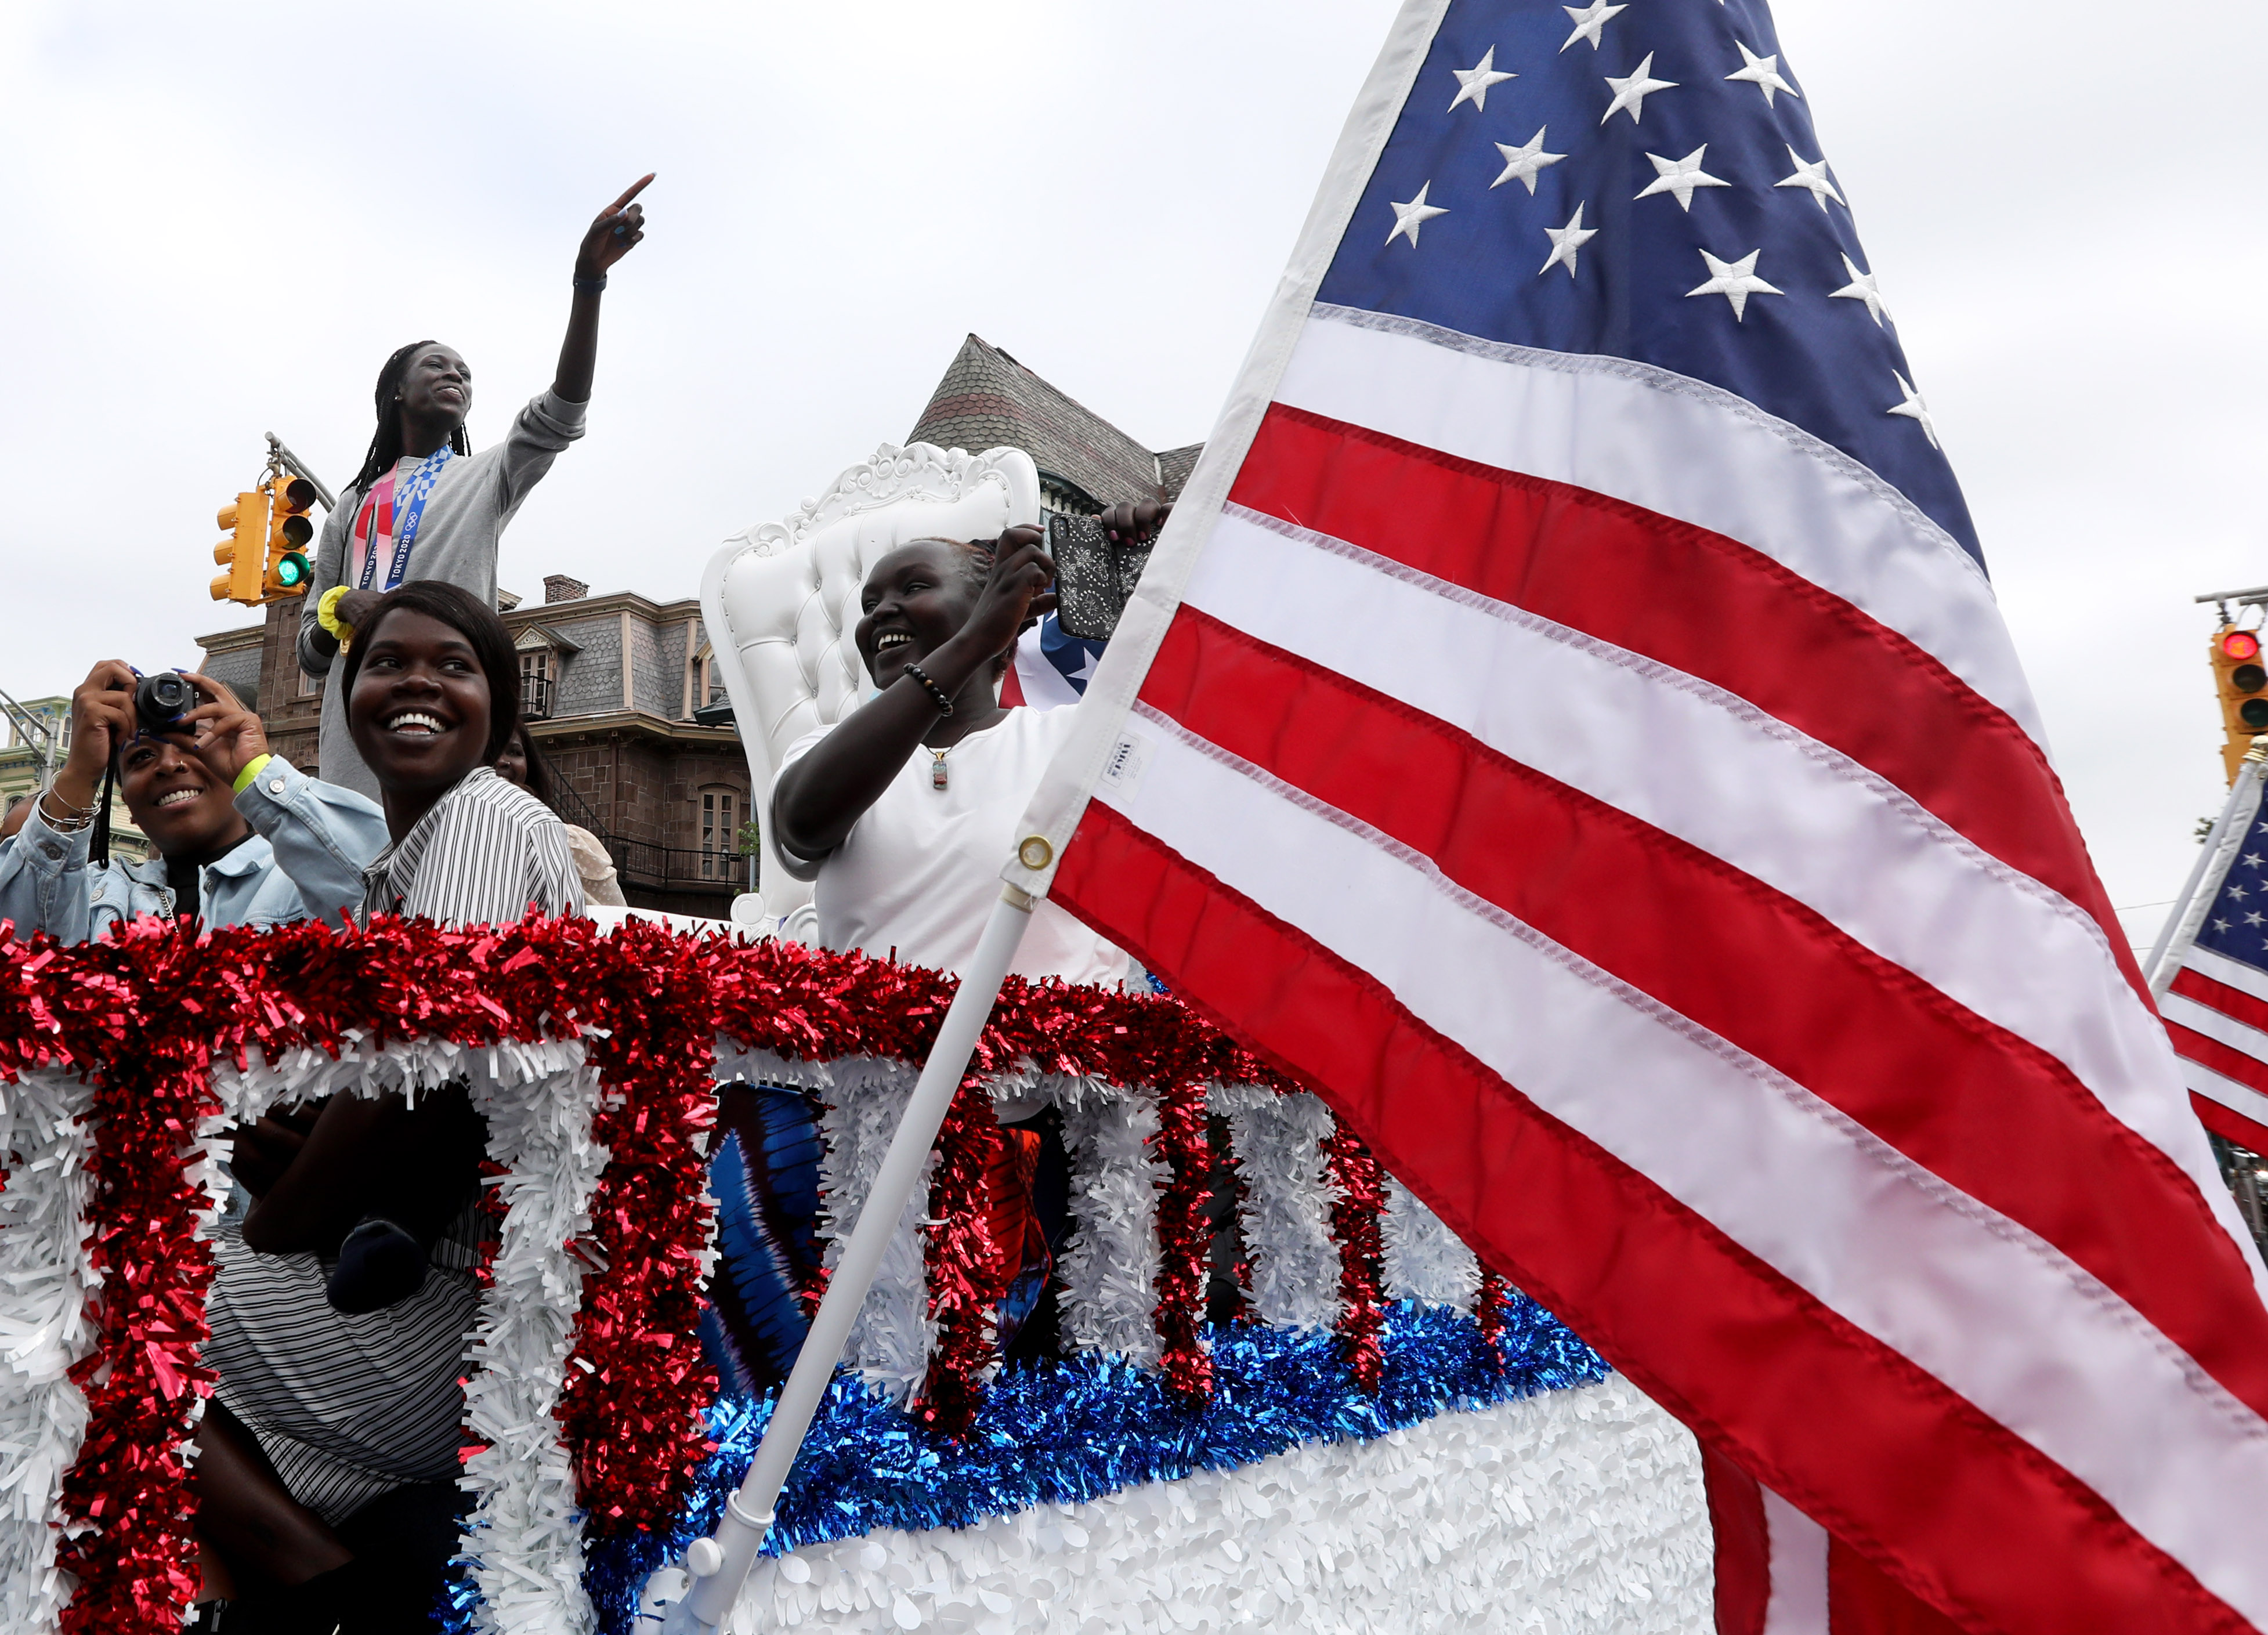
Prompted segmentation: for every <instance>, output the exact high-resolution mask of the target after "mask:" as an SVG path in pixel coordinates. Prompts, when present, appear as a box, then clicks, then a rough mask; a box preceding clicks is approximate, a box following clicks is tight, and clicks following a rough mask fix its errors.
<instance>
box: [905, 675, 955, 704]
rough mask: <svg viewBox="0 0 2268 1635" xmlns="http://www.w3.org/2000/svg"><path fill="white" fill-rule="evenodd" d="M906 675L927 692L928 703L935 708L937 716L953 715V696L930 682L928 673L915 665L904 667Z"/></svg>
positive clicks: (933, 682)
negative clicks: (932, 704)
mask: <svg viewBox="0 0 2268 1635" xmlns="http://www.w3.org/2000/svg"><path fill="white" fill-rule="evenodd" d="M906 674H908V675H910V676H912V677H913V678H914V680H916V681H919V682H920V683H921V684H922V685H923V686H924V688H926V689H928V690H929V696H930V702H931V703H934V704H935V705H936V706H937V710H938V713H939V715H951V714H952V713H953V696H952V695H951V694H950V693H947V692H946V690H945V689H943V688H942V687H939V685H938V684H937V683H936V682H935V681H931V680H930V679H929V672H928V671H926V670H924V669H923V668H922V667H921V666H919V665H917V664H909V665H908V666H907V667H906Z"/></svg>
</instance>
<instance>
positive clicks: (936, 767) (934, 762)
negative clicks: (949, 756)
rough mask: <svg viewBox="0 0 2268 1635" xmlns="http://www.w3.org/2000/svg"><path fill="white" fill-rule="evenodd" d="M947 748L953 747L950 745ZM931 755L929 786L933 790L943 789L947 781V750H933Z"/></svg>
mask: <svg viewBox="0 0 2268 1635" xmlns="http://www.w3.org/2000/svg"><path fill="white" fill-rule="evenodd" d="M946 748H951V746H950V745H948V746H946ZM929 753H930V755H931V761H930V763H929V786H930V787H931V788H932V789H943V788H944V787H945V780H946V770H945V750H943V749H932V750H931V751H930V752H929Z"/></svg>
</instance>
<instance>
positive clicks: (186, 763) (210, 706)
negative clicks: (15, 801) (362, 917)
mask: <svg viewBox="0 0 2268 1635" xmlns="http://www.w3.org/2000/svg"><path fill="white" fill-rule="evenodd" d="M160 679H167V680H170V679H173V678H171V677H166V678H158V677H152V678H150V680H149V681H144V679H143V678H141V677H139V676H137V675H136V674H135V673H134V671H133V670H132V669H131V668H130V667H128V666H127V665H125V664H123V663H122V662H121V661H119V660H118V659H104V660H103V661H102V662H101V663H100V664H98V665H96V666H95V667H94V668H93V669H92V670H91V671H89V672H88V674H87V678H86V680H85V681H83V682H81V683H80V685H79V688H78V690H77V692H75V693H73V694H72V695H71V740H70V755H68V757H67V758H66V759H65V760H64V762H63V766H62V768H61V769H60V770H58V771H57V772H56V774H55V777H54V779H53V780H52V781H51V782H50V783H49V784H48V787H47V788H46V789H45V790H43V791H41V792H40V796H39V798H38V799H37V800H36V801H34V802H33V806H32V809H31V812H30V814H29V815H28V816H27V817H26V819H25V821H24V826H23V829H22V830H21V831H20V832H19V833H18V834H17V835H16V836H15V837H14V838H13V839H12V840H11V841H9V842H8V843H6V844H5V845H0V920H13V921H14V922H15V923H16V929H17V931H18V932H22V933H28V932H34V931H43V932H48V934H49V935H50V936H53V937H55V938H56V939H58V940H60V941H63V942H85V941H86V940H88V939H92V938H95V937H99V936H100V935H101V934H102V933H103V932H106V931H107V930H108V929H109V928H110V927H111V926H113V925H114V924H118V923H119V922H120V921H122V920H129V919H133V918H135V917H136V916H139V915H144V914H155V915H158V916H160V917H166V918H172V919H181V920H188V919H196V920H201V921H202V922H203V924H207V925H212V926H221V925H277V924H285V923H287V922H289V921H292V920H300V919H320V920H326V921H328V922H329V923H330V924H334V925H338V924H344V923H345V921H344V916H345V914H346V913H347V912H348V911H349V910H351V909H353V908H354V907H355V906H356V905H357V904H358V903H360V902H361V901H362V895H363V887H362V871H363V869H364V867H365V865H368V864H369V862H370V861H371V859H372V858H374V857H376V856H377V855H378V851H379V847H381V846H382V845H384V844H385V843H386V827H385V820H384V818H383V817H382V815H381V814H379V809H378V807H377V806H375V805H373V804H372V802H370V801H369V800H366V799H364V798H363V797H362V796H360V795H357V794H356V793H355V792H353V791H351V790H345V789H337V788H334V787H333V786H331V785H330V784H325V783H321V782H320V781H318V780H317V779H314V778H312V777H308V776H307V775H306V773H304V772H302V771H300V770H298V768H296V767H294V766H293V765H291V762H288V761H284V760H279V759H277V758H276V757H275V756H273V755H269V752H268V738H267V734H266V733H264V732H263V731H262V730H261V725H260V718H259V717H258V716H257V715H255V714H254V713H253V712H252V711H250V710H247V708H245V706H244V705H243V704H241V703H239V702H238V701H237V698H236V696H235V695H234V694H233V693H232V692H230V691H229V689H227V688H225V687H224V686H222V685H221V684H220V683H219V682H218V681H213V680H211V679H210V677H207V676H203V675H195V674H186V673H184V674H180V676H179V678H178V679H179V680H180V682H182V683H183V684H184V687H185V689H186V690H187V692H188V697H187V698H185V699H183V700H182V701H181V702H185V703H188V704H189V706H190V707H189V708H188V709H187V710H184V711H179V712H178V713H177V715H176V716H175V718H174V719H173V720H170V721H169V720H166V718H165V715H166V711H165V710H164V708H163V707H162V706H160V705H155V704H152V705H150V706H147V707H145V708H144V709H142V710H141V711H138V712H137V709H136V696H137V689H140V690H141V691H143V692H145V693H146V692H150V691H151V690H153V689H151V687H150V681H158V680H160ZM113 769H114V776H115V778H116V781H117V787H118V791H119V793H120V794H121V796H122V797H123V799H124V800H125V804H126V810H127V811H128V813H129V814H131V815H132V817H133V819H134V822H135V826H136V828H138V829H140V830H141V831H142V832H143V833H144V835H147V836H149V837H150V842H151V845H152V846H154V847H155V848H156V849H157V852H158V855H157V856H156V857H154V858H151V859H150V860H149V861H147V862H145V863H125V862H120V861H115V860H113V861H109V862H105V863H100V864H96V863H92V861H91V860H90V852H91V850H92V839H93V833H94V827H95V820H96V818H97V817H98V815H99V812H100V808H101V806H102V801H103V784H104V778H105V775H106V773H111V772H112V771H113Z"/></svg>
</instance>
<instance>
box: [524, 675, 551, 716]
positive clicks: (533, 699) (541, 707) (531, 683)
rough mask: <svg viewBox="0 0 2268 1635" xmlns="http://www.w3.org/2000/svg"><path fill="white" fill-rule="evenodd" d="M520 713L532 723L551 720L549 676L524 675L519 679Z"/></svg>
mask: <svg viewBox="0 0 2268 1635" xmlns="http://www.w3.org/2000/svg"><path fill="white" fill-rule="evenodd" d="M519 713H520V715H521V716H522V717H523V718H525V719H527V720H530V721H549V719H550V718H551V678H550V677H549V676H548V675H523V676H521V677H520V678H519Z"/></svg>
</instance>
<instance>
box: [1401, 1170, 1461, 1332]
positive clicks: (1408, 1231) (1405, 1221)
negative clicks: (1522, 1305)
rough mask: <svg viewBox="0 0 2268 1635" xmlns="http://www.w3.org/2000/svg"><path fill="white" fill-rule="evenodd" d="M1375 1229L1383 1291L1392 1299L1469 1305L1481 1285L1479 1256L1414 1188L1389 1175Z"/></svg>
mask: <svg viewBox="0 0 2268 1635" xmlns="http://www.w3.org/2000/svg"><path fill="white" fill-rule="evenodd" d="M1379 1233H1380V1235H1381V1237H1382V1238H1383V1239H1384V1240H1385V1248H1386V1256H1385V1258H1386V1292H1387V1293H1388V1294H1390V1295H1392V1296H1393V1297H1394V1298H1395V1300H1423V1301H1425V1303H1426V1304H1427V1305H1429V1306H1454V1307H1456V1308H1457V1309H1458V1310H1459V1311H1470V1310H1472V1308H1473V1301H1474V1300H1475V1299H1476V1298H1477V1297H1478V1295H1479V1293H1480V1287H1481V1263H1480V1258H1479V1256H1476V1255H1475V1254H1474V1253H1473V1252H1472V1250H1470V1249H1469V1248H1466V1247H1465V1243H1464V1240H1463V1239H1462V1238H1460V1237H1459V1236H1458V1235H1457V1234H1455V1233H1454V1232H1452V1231H1450V1230H1449V1228H1448V1227H1447V1226H1446V1225H1444V1224H1443V1222H1442V1220H1441V1218H1440V1216H1439V1215H1436V1214H1435V1213H1434V1212H1432V1210H1430V1209H1428V1208H1426V1207H1425V1204H1424V1202H1423V1201H1422V1200H1420V1199H1419V1197H1418V1195H1417V1194H1416V1193H1415V1192H1412V1191H1411V1190H1410V1189H1409V1188H1408V1187H1405V1186H1403V1184H1402V1183H1401V1182H1398V1181H1395V1180H1394V1179H1393V1178H1392V1177H1391V1176H1389V1177H1388V1179H1387V1182H1386V1213H1385V1215H1384V1216H1383V1217H1382V1218H1381V1219H1380V1221H1379Z"/></svg>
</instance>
